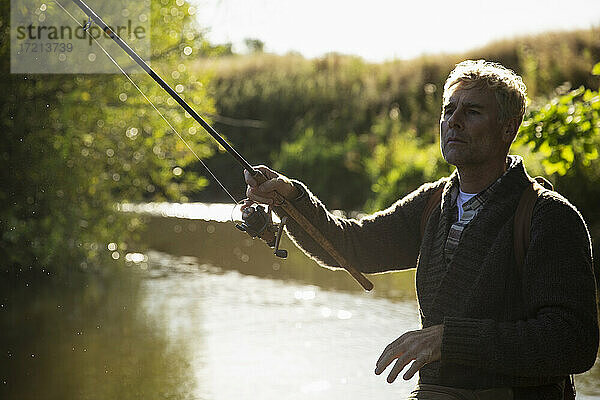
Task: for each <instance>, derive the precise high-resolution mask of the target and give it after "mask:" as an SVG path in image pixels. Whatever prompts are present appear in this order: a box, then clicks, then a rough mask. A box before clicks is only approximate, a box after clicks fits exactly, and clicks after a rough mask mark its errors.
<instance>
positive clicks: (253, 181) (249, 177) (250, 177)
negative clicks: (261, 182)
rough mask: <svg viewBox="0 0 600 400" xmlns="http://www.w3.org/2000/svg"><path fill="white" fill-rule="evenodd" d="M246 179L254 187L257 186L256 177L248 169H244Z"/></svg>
mask: <svg viewBox="0 0 600 400" xmlns="http://www.w3.org/2000/svg"><path fill="white" fill-rule="evenodd" d="M244 180H245V181H246V183H247V184H248V185H250V186H252V187H255V186H256V184H257V182H256V179H254V178H253V177H252V175H250V172H248V170H247V169H245V170H244Z"/></svg>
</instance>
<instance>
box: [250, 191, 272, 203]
mask: <svg viewBox="0 0 600 400" xmlns="http://www.w3.org/2000/svg"><path fill="white" fill-rule="evenodd" d="M246 197H248V198H249V199H250V200H252V201H253V202H255V203H261V204H269V205H272V204H273V203H274V201H273V199H272V198H270V197H267V196H266V195H265V194H264V193H262V192H258V193H257V191H256V190H255V189H254V188H252V187H248V188H247V189H246Z"/></svg>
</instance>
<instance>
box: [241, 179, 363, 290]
mask: <svg viewBox="0 0 600 400" xmlns="http://www.w3.org/2000/svg"><path fill="white" fill-rule="evenodd" d="M254 171H256V174H253V175H252V177H253V178H254V179H255V180H256V181H257V183H258V184H259V185H260V184H261V183H263V182H265V181H267V180H268V178H267V177H266V176H265V174H263V173H262V172H261V171H259V170H257V169H254ZM249 172H250V173H251V174H252V172H251V171H249ZM275 205H276V206H277V207H281V208H282V209H283V210H284V211H285V212H286V213H287V214H288V215H289V216H290V217H292V218H293V219H294V220H295V221H296V222H297V223H298V225H300V227H302V229H304V230H305V231H306V233H308V234H309V235H310V236H311V237H312V238H313V239H314V241H315V242H317V243H318V244H319V245H320V246H321V247H322V248H323V249H324V250H325V251H326V252H328V253H329V254H330V255H331V256H332V257H333V258H334V259H335V261H337V262H338V264H339V265H340V267H342V268H344V269H345V270H346V271H348V273H349V274H350V275H352V277H353V278H354V279H355V280H356V281H357V282H358V283H359V284H360V286H362V287H363V289H365V290H366V291H371V290H372V289H373V283H372V282H371V281H370V280H368V279H367V277H365V276H364V275H363V274H362V273H361V272H359V271H358V270H357V269H355V268H354V267H352V266H351V264H350V263H349V262H348V260H346V257H344V256H343V255H341V254H340V253H339V252H338V251H337V250H336V249H335V247H334V246H333V245H332V244H331V242H330V241H329V240H327V238H326V237H325V236H323V234H322V233H321V231H319V230H318V229H317V228H316V227H315V226H314V225H313V224H312V223H311V222H310V221H309V220H308V219H307V218H306V217H305V216H304V215H303V214H302V213H301V212H300V211H298V209H297V208H296V207H294V205H293V204H292V203H291V202H289V201H287V199H286V198H285V197H284V196H282V195H281V194H279V193H278V192H275Z"/></svg>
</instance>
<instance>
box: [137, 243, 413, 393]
mask: <svg viewBox="0 0 600 400" xmlns="http://www.w3.org/2000/svg"><path fill="white" fill-rule="evenodd" d="M157 261H158V264H160V263H165V262H167V263H169V264H171V266H172V265H173V264H177V263H180V262H181V260H180V258H176V257H172V256H168V255H166V254H164V253H157V252H151V253H150V254H149V265H150V270H152V269H156V266H157ZM189 261H190V260H189V257H188V260H186V261H185V262H184V264H187V263H189ZM144 288H145V289H144V290H145V293H146V296H145V309H146V310H147V312H148V316H149V317H150V318H151V319H155V320H156V321H157V323H159V324H164V325H165V328H166V331H167V332H169V334H168V337H169V340H171V341H174V342H177V343H179V344H181V342H185V347H186V348H187V349H188V352H189V354H188V358H189V359H190V360H192V367H193V368H194V369H195V371H194V374H195V376H196V378H197V381H198V382H197V385H196V387H197V393H195V395H196V396H198V397H199V398H210V399H232V398H257V399H277V400H279V399H304V398H306V395H309V394H310V398H311V399H325V398H327V399H330V398H332V397H333V398H345V399H365V398H374V397H378V398H402V397H403V396H406V395H407V394H408V393H409V392H410V390H412V387H413V386H414V384H415V383H416V379H415V378H413V379H412V380H411V381H408V382H404V381H401V380H400V381H399V382H397V383H396V384H394V385H389V384H387V383H386V382H385V377H382V376H376V375H375V374H374V373H373V370H374V366H375V361H376V360H377V358H378V357H379V355H380V353H381V351H382V350H383V349H384V348H385V346H386V345H387V344H388V343H389V342H391V341H392V340H394V339H395V338H397V337H398V336H399V335H400V334H402V333H404V332H406V331H407V330H411V329H417V328H418V313H417V310H416V305H415V304H414V302H393V301H390V300H387V299H381V298H375V297H374V296H370V295H368V294H364V295H361V296H356V295H353V294H350V293H342V292H335V291H328V290H323V289H321V288H319V287H316V286H312V285H302V284H295V283H291V282H283V281H279V280H271V279H263V278H258V277H254V276H248V275H243V274H241V273H239V272H237V271H221V273H217V274H204V273H191V274H189V273H188V274H181V275H177V274H169V275H168V276H166V277H163V278H160V279H148V280H146V281H145V284H144Z"/></svg>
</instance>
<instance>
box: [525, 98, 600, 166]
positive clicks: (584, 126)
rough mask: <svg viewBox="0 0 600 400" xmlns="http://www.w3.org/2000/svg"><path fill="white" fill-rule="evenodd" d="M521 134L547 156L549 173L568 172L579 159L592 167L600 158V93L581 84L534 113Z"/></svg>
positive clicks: (546, 161)
mask: <svg viewBox="0 0 600 400" xmlns="http://www.w3.org/2000/svg"><path fill="white" fill-rule="evenodd" d="M519 133H520V141H521V142H527V143H528V144H529V145H530V147H531V148H532V151H534V152H538V151H539V152H542V153H543V154H545V155H546V159H544V160H543V161H542V164H543V166H544V168H545V171H546V174H548V175H552V174H554V173H556V174H558V175H561V176H562V175H566V174H567V172H568V171H569V170H570V169H571V167H572V166H573V164H574V163H576V162H577V163H580V164H581V165H582V166H583V167H590V166H591V164H592V162H593V161H594V160H596V159H597V158H598V144H599V140H598V138H599V133H600V95H599V94H598V92H597V91H593V90H590V89H587V90H586V89H584V88H583V87H580V88H579V89H576V90H573V91H570V92H569V93H567V94H565V95H563V96H560V97H556V98H554V99H552V101H551V102H549V103H548V104H546V105H545V106H544V107H542V108H541V109H539V110H535V111H533V112H530V113H529V116H528V117H527V119H526V120H525V121H524V123H523V125H522V126H521V129H520V132H519ZM576 158H577V159H576Z"/></svg>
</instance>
